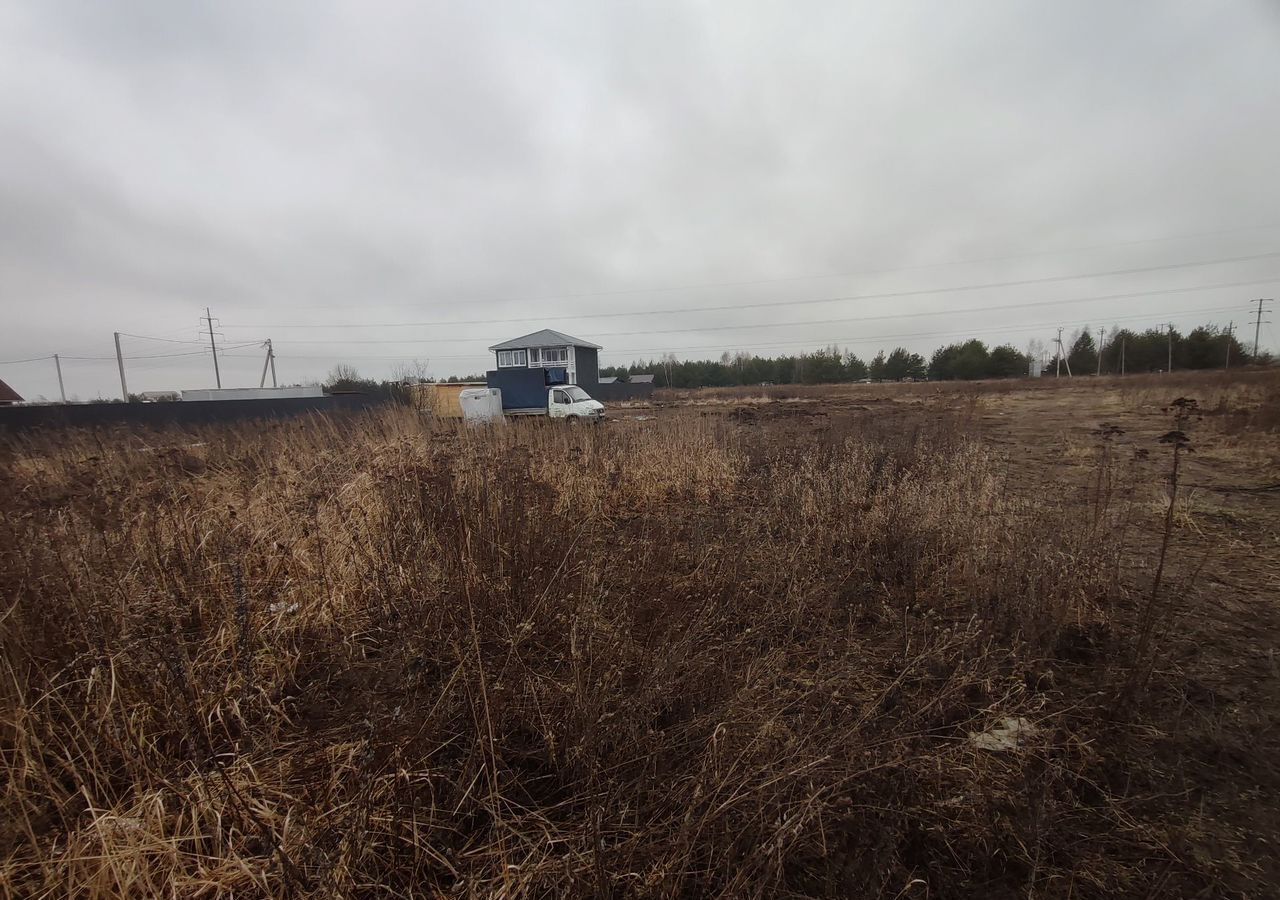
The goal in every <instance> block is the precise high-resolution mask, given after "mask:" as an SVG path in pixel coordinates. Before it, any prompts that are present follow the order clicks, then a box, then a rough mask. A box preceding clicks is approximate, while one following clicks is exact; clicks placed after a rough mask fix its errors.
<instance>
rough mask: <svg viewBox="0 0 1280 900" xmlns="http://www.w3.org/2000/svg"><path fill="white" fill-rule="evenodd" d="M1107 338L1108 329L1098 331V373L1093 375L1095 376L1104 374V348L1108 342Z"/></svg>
mask: <svg viewBox="0 0 1280 900" xmlns="http://www.w3.org/2000/svg"><path fill="white" fill-rule="evenodd" d="M1106 337H1107V329H1105V328H1099V329H1098V371H1096V372H1094V373H1093V374H1095V375H1101V374H1102V348H1103V346H1104V343H1105V341H1106Z"/></svg>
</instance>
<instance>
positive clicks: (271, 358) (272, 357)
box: [258, 338, 279, 388]
mask: <svg viewBox="0 0 1280 900" xmlns="http://www.w3.org/2000/svg"><path fill="white" fill-rule="evenodd" d="M268 366H270V367H271V386H272V387H279V385H277V384H276V354H275V350H273V349H272V348H271V338H267V356H266V359H264V360H263V361H262V378H261V379H259V381H258V387H260V388H261V387H266V385H267V367H268Z"/></svg>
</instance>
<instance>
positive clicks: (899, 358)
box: [600, 325, 1268, 388]
mask: <svg viewBox="0 0 1280 900" xmlns="http://www.w3.org/2000/svg"><path fill="white" fill-rule="evenodd" d="M1104 337H1105V340H1104V341H1101V342H1099V341H1098V340H1097V339H1095V338H1094V335H1093V332H1092V331H1091V330H1090V329H1088V328H1085V329H1082V330H1081V331H1079V332H1078V333H1076V334H1075V335H1074V336H1073V337H1072V339H1071V340H1070V341H1069V342H1068V341H1063V345H1064V346H1063V349H1064V350H1065V354H1064V355H1063V357H1062V359H1061V360H1059V359H1058V354H1057V352H1056V348H1055V352H1054V353H1052V354H1050V353H1048V352H1046V348H1045V345H1044V344H1043V343H1042V342H1040V341H1032V342H1031V343H1030V344H1029V345H1028V347H1027V349H1026V350H1025V351H1023V350H1019V349H1018V348H1016V347H1013V346H1011V345H1009V344H1002V345H999V346H996V347H988V346H987V344H986V343H984V342H983V341H981V340H978V339H976V338H974V339H971V340H967V341H962V342H959V343H953V344H948V345H946V346H944V347H939V348H938V349H937V350H935V351H934V352H933V355H932V356H931V357H930V358H929V359H928V360H925V358H924V357H923V356H921V355H920V354H918V353H912V352H910V351H909V350H907V349H906V348H904V347H897V348H895V349H894V350H892V351H891V352H889V353H888V354H887V355H886V354H885V352H884V351H883V350H882V351H880V352H879V353H878V354H876V356H875V357H874V358H873V359H872V360H871V361H870V362H867V361H864V360H863V359H861V358H859V357H858V356H857V355H856V354H854V353H850V352H849V351H848V350H842V349H840V348H839V347H837V346H834V345H833V346H829V347H824V348H822V349H821V350H817V351H814V352H812V353H801V354H798V355H795V356H777V357H762V356H754V355H752V354H750V353H747V352H745V351H738V352H735V353H728V352H726V353H724V354H722V355H721V356H720V358H719V359H702V360H681V359H677V358H676V356H675V355H674V354H671V353H668V354H665V355H664V356H662V357H660V358H658V359H651V360H647V361H645V360H637V361H635V362H633V363H631V364H630V365H626V366H602V367H601V369H600V375H601V377H609V376H613V377H616V378H618V379H620V380H623V381H625V380H627V378H629V377H630V376H631V375H638V374H642V373H652V374H653V375H654V376H655V378H654V381H655V383H656V384H657V385H658V386H659V387H675V388H695V387H733V386H736V385H749V384H839V383H842V382H856V381H864V380H868V379H869V380H871V381H904V380H923V379H926V378H927V379H929V380H931V381H972V380H977V379H985V378H1020V377H1026V376H1027V375H1029V374H1030V371H1031V363H1032V361H1036V362H1039V363H1040V364H1041V365H1042V366H1043V368H1044V370H1045V372H1046V373H1048V372H1052V371H1054V370H1055V368H1056V367H1058V365H1059V363H1061V369H1062V372H1063V373H1064V374H1065V373H1066V371H1067V368H1068V367H1070V370H1071V372H1072V374H1076V375H1084V374H1089V375H1092V374H1095V373H1097V372H1101V373H1102V374H1119V373H1120V372H1121V371H1122V370H1123V371H1124V372H1127V373H1131V374H1132V373H1140V372H1159V371H1164V369H1165V368H1167V367H1168V365H1169V362H1170V355H1172V364H1173V368H1174V369H1213V368H1222V367H1224V366H1226V365H1228V364H1230V365H1239V364H1244V363H1247V362H1267V361H1268V359H1267V358H1266V354H1260V356H1261V357H1263V358H1261V359H1258V360H1252V359H1251V358H1250V355H1249V354H1248V353H1246V351H1245V349H1244V347H1243V346H1242V345H1241V343H1240V342H1239V341H1238V340H1237V339H1236V337H1235V335H1234V334H1228V333H1226V332H1225V331H1224V330H1223V329H1221V328H1219V327H1218V326H1216V325H1201V326H1198V327H1196V328H1193V329H1192V330H1191V331H1190V332H1188V333H1187V334H1182V333H1180V332H1179V331H1177V330H1176V329H1168V328H1165V329H1159V328H1149V329H1147V330H1146V331H1140V332H1136V331H1131V330H1129V329H1115V330H1111V329H1108V330H1107V331H1105V332H1104ZM1100 343H1101V347H1099V344H1100Z"/></svg>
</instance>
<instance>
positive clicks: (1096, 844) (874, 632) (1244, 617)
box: [0, 373, 1280, 897]
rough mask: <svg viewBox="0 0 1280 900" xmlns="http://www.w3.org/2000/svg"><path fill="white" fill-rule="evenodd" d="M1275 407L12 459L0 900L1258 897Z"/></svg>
mask: <svg viewBox="0 0 1280 900" xmlns="http://www.w3.org/2000/svg"><path fill="white" fill-rule="evenodd" d="M1178 397H1191V398H1194V399H1196V400H1197V404H1196V407H1195V408H1190V407H1188V406H1187V405H1186V404H1183V405H1182V406H1181V407H1172V406H1170V404H1171V402H1172V401H1173V400H1175V399H1176V398H1178ZM1179 413H1181V416H1180V417H1179V418H1177V419H1176V420H1175V416H1177V415H1178V414H1179ZM1278 417H1280V381H1278V380H1277V378H1276V377H1275V376H1274V375H1273V374H1268V373H1261V374H1253V373H1248V374H1239V375H1237V376H1233V377H1232V378H1231V379H1229V380H1224V379H1222V378H1221V377H1219V376H1213V377H1204V376H1201V377H1195V378H1192V377H1179V376H1174V377H1172V378H1167V379H1164V380H1159V379H1154V378H1140V379H1130V380H1128V381H1126V382H1123V383H1121V382H1116V381H1109V380H1101V381H1095V380H1085V379H1080V380H1077V381H1075V382H1071V383H1067V382H1065V380H1064V381H1062V382H1058V383H1052V382H1048V381H1042V382H1040V383H1037V384H1027V383H1011V384H993V385H977V386H959V387H955V386H939V385H861V386H853V387H845V388H833V389H784V388H779V389H770V390H766V391H764V392H761V391H759V390H755V391H742V392H737V393H735V392H732V391H720V392H702V393H699V394H697V395H691V396H680V397H668V398H666V399H664V400H661V401H660V402H659V403H658V404H656V405H655V407H654V408H652V409H635V408H630V409H625V410H619V411H618V415H617V420H616V421H613V422H610V423H609V424H608V425H606V426H604V427H602V428H598V429H595V428H592V429H572V428H569V427H567V426H559V425H549V424H547V423H517V424H515V425H511V426H508V427H505V428H494V429H489V430H466V429H463V428H460V427H458V425H457V424H456V423H436V422H432V421H431V420H426V419H421V418H419V417H418V416H417V415H416V414H414V413H412V412H409V411H390V412H385V413H381V414H378V415H370V416H366V417H364V418H361V419H352V420H313V421H295V422H289V423H284V424H276V425H270V426H265V427H253V428H238V429H229V428H218V429H205V430H199V431H193V432H189V433H176V432H169V433H150V434H128V433H99V434H92V433H85V434H67V433H60V434H57V435H53V436H50V437H47V438H39V437H37V438H34V439H30V440H27V441H25V442H22V443H15V444H11V445H9V446H7V447H6V448H5V449H4V450H3V458H2V459H0V463H3V465H0V500H2V502H0V509H2V510H3V515H2V517H0V559H2V565H0V596H2V597H3V601H4V608H3V612H0V640H3V642H4V654H3V664H2V665H3V671H2V674H3V680H2V681H0V685H2V686H0V749H2V750H3V754H4V755H3V765H4V767H5V776H6V778H5V782H4V788H3V795H2V796H0V802H2V803H3V808H2V809H0V829H3V830H0V858H2V859H3V863H2V866H0V891H3V892H4V893H5V894H6V895H8V896H50V897H53V896H57V897H62V896H73V897H107V896H119V895H122V894H125V895H138V896H151V895H156V896H159V895H165V896H184V897H187V896H190V897H231V896H235V897H249V896H281V897H283V896H405V897H408V896H456V897H464V896H504V897H517V896H529V897H534V896H580V897H601V896H614V897H626V896H635V897H642V896H645V897H647V896H668V897H686V896H687V897H703V896H728V897H739V896H758V897H777V896H784V897H785V896H795V897H815V896H816V897H822V896H850V895H854V896H888V897H939V896H974V895H982V896H996V897H999V896H1010V897H1012V896H1018V897H1022V896H1047V897H1056V896H1061V897H1068V896H1070V897H1103V896H1117V895H1123V896H1161V895H1163V896H1193V895H1201V896H1267V895H1268V894H1269V893H1270V892H1271V888H1270V887H1268V885H1274V884H1275V883H1277V879H1280V871H1278V870H1277V863H1276V859H1275V853H1274V847H1275V842H1276V840H1277V837H1280V822H1278V821H1277V814H1276V812H1275V810H1274V806H1273V803H1272V798H1274V796H1276V795H1277V790H1278V789H1280V774H1278V772H1277V763H1276V760H1277V759H1280V755H1277V751H1280V746H1278V744H1280V741H1278V740H1277V732H1276V726H1275V721H1276V720H1275V716H1276V711H1277V708H1278V707H1280V691H1278V690H1277V685H1278V683H1280V679H1278V678H1277V676H1278V674H1280V672H1278V671H1277V662H1276V659H1275V655H1274V648H1275V645H1276V637H1277V635H1280V612H1278V611H1277V608H1276V597H1277V593H1278V592H1277V587H1278V586H1280V585H1278V583H1277V577H1278V575H1280V538H1278V537H1277V534H1278V531H1277V527H1276V525H1277V522H1278V521H1280V502H1278V501H1280V490H1277V484H1280V449H1278V445H1280V442H1277V441H1276V439H1275V438H1276V434H1275V430H1274V429H1275V428H1276V424H1277V419H1278ZM1104 423H1106V424H1107V425H1109V426H1111V427H1102V426H1103V425H1104ZM1175 429H1176V430H1179V431H1181V432H1182V433H1183V434H1184V435H1186V439H1185V441H1184V439H1181V438H1179V439H1167V440H1165V441H1164V442H1162V441H1161V437H1162V436H1165V435H1167V434H1168V433H1169V432H1171V431H1174V430H1175ZM1186 441H1189V448H1187V447H1185V446H1184V444H1185V443H1186ZM1175 446H1176V447H1177V448H1178V449H1177V454H1178V470H1177V479H1178V486H1177V492H1176V496H1175V497H1174V498H1173V503H1172V505H1170V489H1169V487H1170V486H1169V484H1168V480H1169V476H1170V474H1171V473H1172V472H1173V471H1174V470H1173V460H1174V454H1175ZM1188 449H1189V451H1190V452H1188ZM1162 546H1164V547H1165V551H1164V552H1163V553H1162V551H1161V548H1162ZM1162 559H1163V560H1164V564H1163V566H1162V565H1161V560H1162ZM1157 571H1159V573H1160V574H1159V578H1158V582H1157ZM1002 735H1003V736H1004V737H1006V738H1007V740H1002V739H1001V736H1002Z"/></svg>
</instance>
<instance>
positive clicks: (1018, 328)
mask: <svg viewBox="0 0 1280 900" xmlns="http://www.w3.org/2000/svg"><path fill="white" fill-rule="evenodd" d="M1232 308H1233V307H1221V306H1215V307H1207V308H1203V309H1190V310H1177V311H1174V312H1172V313H1161V314H1160V315H1162V316H1163V317H1166V318H1175V319H1177V318H1183V317H1186V316H1193V315H1203V314H1204V313H1206V312H1226V311H1228V310H1230V309H1232ZM1107 318H1108V321H1112V322H1121V321H1126V320H1136V319H1151V318H1152V314H1149V313H1146V314H1140V315H1131V316H1108V317H1107ZM1089 322H1090V320H1084V319H1082V320H1078V321H1073V322H1066V323H1063V322H1056V321H1055V322H1034V323H1029V324H1026V325H1006V326H999V327H995V328H986V329H983V333H984V334H1004V333H1017V332H1026V331H1033V330H1036V329H1040V328H1056V327H1058V326H1059V325H1064V326H1065V325H1088V324H1089ZM972 335H973V331H972V329H959V330H947V331H915V332H906V333H899V334H884V335H875V336H872V337H858V338H839V339H826V340H825V342H826V343H829V344H830V343H835V344H848V345H854V346H857V345H875V344H880V343H884V342H885V341H894V340H905V339H908V338H927V337H971V336H972ZM815 343H816V341H815V340H814V339H808V340H792V341H770V342H768V343H761V344H741V343H737V344H696V345H691V346H682V347H670V346H666V347H637V348H622V349H619V350H607V351H605V352H607V353H608V354H610V355H622V354H628V353H665V352H675V351H685V352H687V351H691V350H699V351H704V350H750V349H759V348H767V347H806V346H809V347H811V346H813V345H814V344H815ZM226 355H237V356H238V357H239V358H241V359H250V358H252V359H257V358H258V357H257V356H252V357H250V356H249V355H248V354H226ZM423 355H424V354H421V353H411V354H352V353H342V352H335V353H331V354H325V355H306V354H294V353H291V354H289V355H288V358H289V359H314V360H338V359H385V360H403V359H421V358H422V357H423ZM484 355H485V354H483V353H468V354H453V355H448V354H446V355H440V354H435V353H433V354H430V358H431V359H433V360H442V359H449V360H458V359H478V358H479V357H481V356H484Z"/></svg>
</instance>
